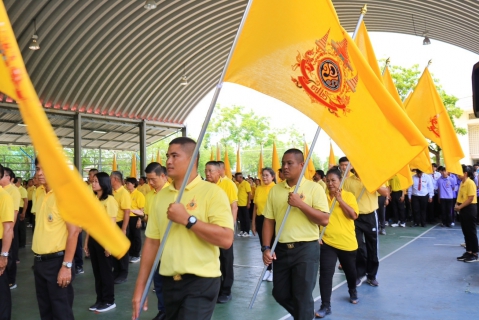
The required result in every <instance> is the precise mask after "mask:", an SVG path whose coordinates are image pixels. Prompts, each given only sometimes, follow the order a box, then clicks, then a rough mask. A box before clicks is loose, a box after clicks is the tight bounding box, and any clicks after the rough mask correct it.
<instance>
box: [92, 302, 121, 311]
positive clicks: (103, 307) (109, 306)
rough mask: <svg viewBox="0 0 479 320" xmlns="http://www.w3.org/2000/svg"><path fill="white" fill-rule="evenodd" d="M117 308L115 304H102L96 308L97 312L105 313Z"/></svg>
mask: <svg viewBox="0 0 479 320" xmlns="http://www.w3.org/2000/svg"><path fill="white" fill-rule="evenodd" d="M114 308H116V304H115V303H102V304H100V305H99V306H98V307H97V308H96V310H95V311H96V312H105V311H108V310H111V309H114Z"/></svg>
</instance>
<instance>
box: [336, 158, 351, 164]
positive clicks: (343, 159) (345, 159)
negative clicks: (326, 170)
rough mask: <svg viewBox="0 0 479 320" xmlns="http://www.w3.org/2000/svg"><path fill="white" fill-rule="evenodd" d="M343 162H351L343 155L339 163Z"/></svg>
mask: <svg viewBox="0 0 479 320" xmlns="http://www.w3.org/2000/svg"><path fill="white" fill-rule="evenodd" d="M341 162H349V159H348V157H341V158H339V161H338V163H341Z"/></svg>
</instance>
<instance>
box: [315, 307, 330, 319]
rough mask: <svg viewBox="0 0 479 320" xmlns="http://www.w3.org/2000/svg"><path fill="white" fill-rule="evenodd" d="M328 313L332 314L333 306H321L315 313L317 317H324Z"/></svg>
mask: <svg viewBox="0 0 479 320" xmlns="http://www.w3.org/2000/svg"><path fill="white" fill-rule="evenodd" d="M328 314H331V307H325V306H321V308H319V310H318V311H316V313H315V314H314V316H315V317H316V318H324V317H326V316H327V315H328Z"/></svg>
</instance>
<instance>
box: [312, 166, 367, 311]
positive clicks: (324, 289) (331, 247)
mask: <svg viewBox="0 0 479 320" xmlns="http://www.w3.org/2000/svg"><path fill="white" fill-rule="evenodd" d="M341 179H342V175H341V171H340V170H339V169H338V167H333V168H331V169H330V170H328V172H327V174H326V186H327V189H328V190H327V192H326V196H327V198H328V202H329V206H330V207H331V206H332V204H333V201H334V199H336V204H335V205H334V208H333V210H332V212H331V215H330V217H329V224H328V226H327V227H325V228H326V230H325V232H324V235H323V239H322V243H321V256H320V260H319V272H320V273H319V275H320V277H319V290H320V292H321V308H320V309H319V310H318V311H317V312H316V317H318V318H323V317H325V316H326V315H328V314H330V313H331V292H332V286H333V275H334V269H335V267H336V261H337V260H338V259H339V263H340V264H341V265H342V267H343V271H344V273H345V275H346V280H347V281H348V288H349V301H350V302H351V303H354V304H356V303H358V294H357V291H356V251H357V249H358V242H357V240H356V232H355V228H354V220H355V219H357V217H358V212H359V208H358V204H357V202H356V197H355V196H354V195H353V194H352V193H351V192H347V191H345V190H341V189H339V186H340V185H341Z"/></svg>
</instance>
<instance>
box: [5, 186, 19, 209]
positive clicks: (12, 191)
mask: <svg viewBox="0 0 479 320" xmlns="http://www.w3.org/2000/svg"><path fill="white" fill-rule="evenodd" d="M3 189H4V190H5V191H7V193H8V194H9V195H10V197H12V200H13V211H18V210H19V209H20V191H18V188H17V187H16V186H14V185H13V184H9V185H7V186H5V188H3Z"/></svg>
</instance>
